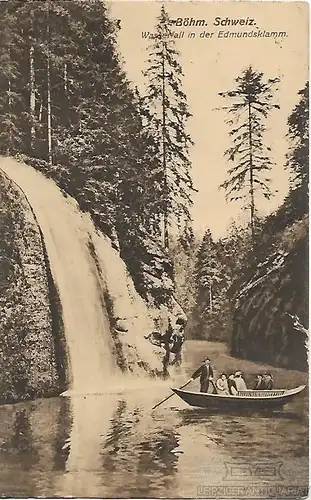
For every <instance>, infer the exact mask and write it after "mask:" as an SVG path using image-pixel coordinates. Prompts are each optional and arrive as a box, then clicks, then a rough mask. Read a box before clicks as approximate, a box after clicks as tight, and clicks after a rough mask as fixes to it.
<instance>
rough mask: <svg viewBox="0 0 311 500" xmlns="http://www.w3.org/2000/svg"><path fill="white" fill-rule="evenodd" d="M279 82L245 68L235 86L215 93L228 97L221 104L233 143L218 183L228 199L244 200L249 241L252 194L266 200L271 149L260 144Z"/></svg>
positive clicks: (253, 220) (253, 214) (252, 223)
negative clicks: (222, 179) (225, 174)
mask: <svg viewBox="0 0 311 500" xmlns="http://www.w3.org/2000/svg"><path fill="white" fill-rule="evenodd" d="M278 81H279V79H278V78H270V79H268V80H267V81H264V75H263V73H260V72H258V71H255V70H254V69H253V68H252V67H249V68H247V69H246V70H245V71H243V73H242V74H241V76H238V77H237V78H236V79H235V82H236V84H237V86H236V88H235V89H233V90H229V91H226V92H220V93H219V95H220V96H221V97H224V98H226V99H228V98H229V99H230V100H231V102H232V104H230V105H228V106H224V107H223V108H222V109H225V110H226V111H227V112H228V115H229V119H228V120H227V123H228V124H229V125H230V127H231V130H230V133H229V135H230V137H231V138H232V142H233V145H232V146H231V147H230V148H229V149H228V150H227V151H225V156H226V157H227V158H228V160H229V161H231V162H232V163H233V166H232V167H231V168H229V170H228V179H227V180H226V181H225V182H224V183H223V184H222V185H221V187H222V188H223V189H224V190H225V191H226V195H227V199H228V200H230V201H234V200H244V201H245V203H246V205H245V208H247V209H248V210H249V212H250V226H251V234H252V240H253V241H254V239H255V230H256V227H255V225H256V193H257V192H258V193H259V192H260V193H261V195H263V196H264V197H265V198H267V199H269V198H270V197H271V196H272V192H271V190H270V187H269V183H270V178H269V177H268V174H269V171H270V170H271V168H272V165H273V162H272V160H271V158H270V151H271V148H270V147H268V146H266V145H265V143H264V133H265V132H266V126H265V119H266V118H267V117H268V115H269V113H270V112H271V110H273V109H275V108H277V109H279V105H278V104H275V103H274V102H273V89H274V87H275V84H276V83H277V82H278Z"/></svg>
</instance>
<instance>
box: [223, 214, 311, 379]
mask: <svg viewBox="0 0 311 500" xmlns="http://www.w3.org/2000/svg"><path fill="white" fill-rule="evenodd" d="M307 250H308V218H307V217H306V216H305V217H304V218H302V219H301V220H298V221H296V222H294V223H293V224H292V225H291V226H290V227H287V228H286V229H285V230H284V231H283V233H282V235H281V236H280V237H279V238H278V240H277V242H276V244H275V245H274V247H273V251H272V252H271V253H270V255H269V256H268V257H267V258H266V259H265V260H262V261H261V262H260V264H259V265H258V267H257V270H256V271H255V273H254V274H253V276H252V277H251V279H249V280H248V281H247V282H246V283H244V284H243V286H242V287H241V288H240V290H239V292H238V294H237V296H236V308H235V314H234V323H233V336H232V354H233V355H235V356H238V357H242V358H248V359H252V360H257V361H263V362H265V363H269V364H272V365H277V366H282V367H286V368H290V369H296V370H306V369H307V354H306V347H305V343H306V340H307V339H306V338H305V336H304V334H303V333H301V332H299V331H297V330H295V329H294V327H293V321H292V320H291V318H290V317H289V316H288V313H289V314H292V315H294V316H295V315H297V316H298V317H299V319H300V320H301V322H302V324H303V325H305V326H307V325H308V253H307Z"/></svg>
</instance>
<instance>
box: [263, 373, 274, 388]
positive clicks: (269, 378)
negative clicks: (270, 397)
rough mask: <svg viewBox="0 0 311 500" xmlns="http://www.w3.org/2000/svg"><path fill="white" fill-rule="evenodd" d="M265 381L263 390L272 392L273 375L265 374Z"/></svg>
mask: <svg viewBox="0 0 311 500" xmlns="http://www.w3.org/2000/svg"><path fill="white" fill-rule="evenodd" d="M263 379H264V381H263V386H264V387H263V389H264V390H266V391H271V390H272V389H273V377H272V375H271V373H265V374H264V376H263Z"/></svg>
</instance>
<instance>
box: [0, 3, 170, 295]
mask: <svg viewBox="0 0 311 500" xmlns="http://www.w3.org/2000/svg"><path fill="white" fill-rule="evenodd" d="M0 10H1V22H2V27H3V29H2V31H1V37H2V40H3V43H2V44H1V49H0V62H1V67H2V68H3V71H2V80H3V82H2V83H3V85H1V90H0V116H1V125H0V138H1V144H2V148H3V149H2V151H1V152H3V153H5V154H20V155H22V156H23V158H24V159H25V161H26V162H28V163H30V164H31V165H32V166H34V167H35V168H38V169H40V170H41V171H43V172H44V173H45V175H48V176H50V177H52V178H53V179H55V180H56V181H57V182H58V184H59V185H60V187H61V188H62V189H63V190H64V191H66V192H67V193H69V194H70V195H72V196H73V197H75V198H76V200H77V201H78V203H79V205H80V207H81V209H82V210H83V211H88V212H89V213H90V214H91V216H92V218H93V220H94V222H95V224H96V225H97V226H98V227H99V228H100V229H101V230H102V231H104V232H105V233H106V234H108V235H109V236H110V237H114V239H115V240H116V239H118V240H119V241H118V242H117V243H118V244H119V245H120V247H121V251H122V252H123V255H126V258H128V263H129V264H130V267H131V271H132V272H133V279H134V281H135V284H136V286H137V288H139V289H143V288H144V273H143V270H142V266H143V263H144V260H148V253H147V251H146V246H145V245H144V240H145V237H146V234H148V235H150V237H151V238H153V239H155V240H157V241H158V245H159V244H160V224H159V221H160V218H161V216H162V214H163V207H162V199H161V196H162V195H163V176H162V171H161V165H160V163H159V159H158V144H157V142H156V140H155V137H154V136H153V134H152V133H151V131H150V130H148V129H147V128H146V127H145V126H144V124H143V123H142V118H141V112H142V109H141V106H142V101H141V98H140V96H139V94H138V93H137V91H135V90H133V89H132V86H131V83H130V82H129V81H128V79H127V77H126V74H125V72H124V70H123V67H122V64H121V60H120V56H119V54H118V50H117V44H116V37H117V31H118V25H117V23H116V22H115V21H113V20H112V19H110V17H109V15H108V9H107V7H106V5H105V4H104V2H102V1H101V0H92V1H91V2H85V1H83V0H73V1H72V2H65V1H62V0H54V1H52V0H46V1H45V2H39V1H32V2H17V1H16V0H10V1H9V2H1V4H0ZM115 235H117V236H115ZM133 241H135V245H134V247H135V248H139V251H138V252H137V254H136V256H135V254H134V250H132V253H131V252H129V249H130V247H131V244H132V243H133ZM148 289H149V288H148ZM145 291H146V290H145ZM156 293H157V294H158V291H156ZM167 293H168V295H171V291H168V290H167Z"/></svg>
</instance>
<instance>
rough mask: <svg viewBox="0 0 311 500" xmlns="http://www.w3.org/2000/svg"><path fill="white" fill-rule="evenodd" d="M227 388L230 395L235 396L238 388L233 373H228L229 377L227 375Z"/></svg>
mask: <svg viewBox="0 0 311 500" xmlns="http://www.w3.org/2000/svg"><path fill="white" fill-rule="evenodd" d="M228 390H229V394H230V395H231V396H236V395H237V393H238V388H237V386H236V383H235V378H234V374H233V373H231V375H229V377H228Z"/></svg>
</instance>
